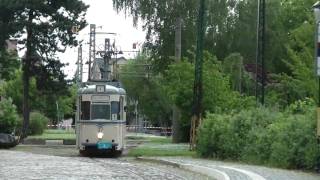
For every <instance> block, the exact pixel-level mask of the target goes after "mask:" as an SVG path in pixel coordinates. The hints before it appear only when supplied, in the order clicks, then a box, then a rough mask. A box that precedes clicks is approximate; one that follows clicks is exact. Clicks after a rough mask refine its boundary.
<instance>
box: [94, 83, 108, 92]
mask: <svg viewBox="0 0 320 180" xmlns="http://www.w3.org/2000/svg"><path fill="white" fill-rule="evenodd" d="M105 91H106V86H105V85H97V86H96V92H97V93H104V92H105Z"/></svg>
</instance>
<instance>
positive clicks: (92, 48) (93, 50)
mask: <svg viewBox="0 0 320 180" xmlns="http://www.w3.org/2000/svg"><path fill="white" fill-rule="evenodd" d="M95 58H96V25H95V24H90V39H89V71H88V81H90V80H91V63H92V62H94V60H95Z"/></svg>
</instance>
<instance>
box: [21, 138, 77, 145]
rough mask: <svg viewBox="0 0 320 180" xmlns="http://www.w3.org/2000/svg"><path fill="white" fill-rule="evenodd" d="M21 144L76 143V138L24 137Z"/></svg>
mask: <svg viewBox="0 0 320 180" xmlns="http://www.w3.org/2000/svg"><path fill="white" fill-rule="evenodd" d="M22 144H24V145H47V146H50V145H76V140H74V139H56V140H50V139H47V140H46V139H25V140H23V142H22Z"/></svg>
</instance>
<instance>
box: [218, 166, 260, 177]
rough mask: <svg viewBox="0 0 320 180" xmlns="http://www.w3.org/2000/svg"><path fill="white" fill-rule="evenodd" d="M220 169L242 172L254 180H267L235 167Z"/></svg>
mask: <svg viewBox="0 0 320 180" xmlns="http://www.w3.org/2000/svg"><path fill="white" fill-rule="evenodd" d="M219 167H221V168H225V169H231V170H234V171H238V172H241V173H243V174H245V175H247V176H249V177H250V178H251V179H252V180H266V179H265V178H264V177H262V176H260V175H259V174H256V173H253V172H251V171H247V170H243V169H238V168H234V167H228V166H219Z"/></svg>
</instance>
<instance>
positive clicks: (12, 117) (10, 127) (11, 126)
mask: <svg viewBox="0 0 320 180" xmlns="http://www.w3.org/2000/svg"><path fill="white" fill-rule="evenodd" d="M19 120H20V119H19V116H18V114H17V111H16V106H15V105H13V104H12V100H11V99H2V100H1V101H0V133H13V132H14V131H15V130H16V129H17V128H18V125H19Z"/></svg>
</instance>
